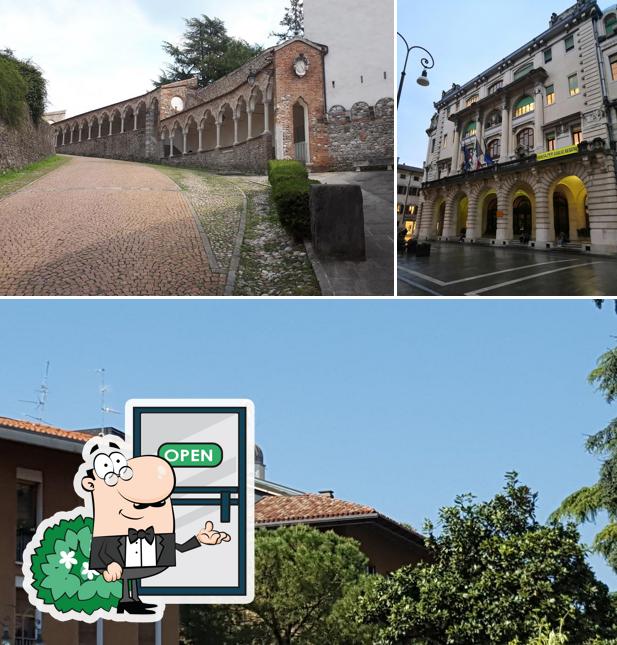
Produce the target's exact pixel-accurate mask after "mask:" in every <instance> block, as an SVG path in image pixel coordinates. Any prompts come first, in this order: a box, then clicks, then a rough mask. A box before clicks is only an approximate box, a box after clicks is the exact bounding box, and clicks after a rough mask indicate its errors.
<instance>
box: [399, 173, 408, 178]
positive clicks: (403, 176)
mask: <svg viewBox="0 0 617 645" xmlns="http://www.w3.org/2000/svg"><path fill="white" fill-rule="evenodd" d="M399 177H400V178H401V179H407V175H403V174H401V175H399Z"/></svg>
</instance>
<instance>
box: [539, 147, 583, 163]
mask: <svg viewBox="0 0 617 645" xmlns="http://www.w3.org/2000/svg"><path fill="white" fill-rule="evenodd" d="M577 152H578V144H575V145H573V146H565V147H564V148H557V150H549V151H548V152H541V153H540V154H538V155H537V156H536V160H537V161H546V160H547V159H554V158H555V157H565V156H566V155H573V154H576V153H577Z"/></svg>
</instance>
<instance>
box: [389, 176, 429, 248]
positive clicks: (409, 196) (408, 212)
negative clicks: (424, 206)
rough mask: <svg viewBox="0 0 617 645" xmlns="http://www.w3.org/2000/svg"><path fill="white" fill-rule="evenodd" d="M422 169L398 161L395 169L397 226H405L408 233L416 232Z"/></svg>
mask: <svg viewBox="0 0 617 645" xmlns="http://www.w3.org/2000/svg"><path fill="white" fill-rule="evenodd" d="M423 174H424V171H423V170H422V168H416V167H415V166H406V165H405V164H401V163H399V164H398V166H397V170H396V214H397V217H398V223H399V227H403V226H404V227H405V228H406V229H407V231H408V235H414V234H415V233H416V230H417V227H416V223H417V219H418V213H419V210H420V191H421V189H422V177H423Z"/></svg>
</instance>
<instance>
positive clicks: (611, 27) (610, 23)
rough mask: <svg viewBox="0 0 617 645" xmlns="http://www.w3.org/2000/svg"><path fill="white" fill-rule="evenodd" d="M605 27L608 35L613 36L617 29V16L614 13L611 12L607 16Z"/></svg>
mask: <svg viewBox="0 0 617 645" xmlns="http://www.w3.org/2000/svg"><path fill="white" fill-rule="evenodd" d="M604 28H605V29H606V35H607V36H612V35H613V34H614V33H615V30H616V29H617V18H616V17H615V14H614V13H609V14H608V16H606V18H604Z"/></svg>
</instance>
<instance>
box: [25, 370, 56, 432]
mask: <svg viewBox="0 0 617 645" xmlns="http://www.w3.org/2000/svg"><path fill="white" fill-rule="evenodd" d="M48 378H49V361H47V362H46V363H45V374H44V376H43V380H42V382H41V385H40V387H39V389H38V390H35V394H36V401H29V400H26V399H19V402H20V403H30V404H31V405H34V406H35V410H36V412H35V414H36V416H34V415H32V414H26V417H28V418H29V419H32V420H33V421H38V422H39V423H44V418H43V414H44V413H45V404H46V403H47V395H48V394H49V386H48V385H47V381H48Z"/></svg>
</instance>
